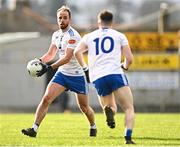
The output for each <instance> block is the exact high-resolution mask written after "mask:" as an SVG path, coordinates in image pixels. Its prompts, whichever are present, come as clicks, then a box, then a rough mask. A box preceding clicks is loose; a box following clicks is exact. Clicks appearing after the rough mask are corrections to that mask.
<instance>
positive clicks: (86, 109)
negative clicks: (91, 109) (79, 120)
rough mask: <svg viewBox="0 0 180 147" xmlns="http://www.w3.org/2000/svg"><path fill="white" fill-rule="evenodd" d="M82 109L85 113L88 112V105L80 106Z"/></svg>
mask: <svg viewBox="0 0 180 147" xmlns="http://www.w3.org/2000/svg"><path fill="white" fill-rule="evenodd" d="M80 109H81V111H82V112H83V113H85V114H86V113H87V112H88V107H87V106H80Z"/></svg>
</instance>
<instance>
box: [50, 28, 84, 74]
mask: <svg viewBox="0 0 180 147" xmlns="http://www.w3.org/2000/svg"><path fill="white" fill-rule="evenodd" d="M80 39H81V36H80V34H79V33H78V32H77V31H76V30H75V29H73V28H72V27H69V29H68V30H67V31H66V32H62V30H58V31H56V32H54V33H53V35H52V41H51V43H52V44H54V45H56V47H57V49H58V52H59V58H62V57H63V56H65V53H66V49H67V48H71V49H73V50H74V49H75V47H76V46H77V44H78V43H79V41H80ZM58 71H60V72H62V73H63V74H65V75H68V76H83V75H84V72H83V70H82V68H81V66H80V65H79V63H78V62H77V61H76V59H75V57H74V56H73V57H72V58H71V60H70V61H69V63H66V64H64V65H62V66H60V67H59V68H58Z"/></svg>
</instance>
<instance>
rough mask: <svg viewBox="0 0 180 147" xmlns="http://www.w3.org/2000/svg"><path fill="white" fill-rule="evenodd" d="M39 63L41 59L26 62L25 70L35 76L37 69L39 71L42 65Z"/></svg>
mask: <svg viewBox="0 0 180 147" xmlns="http://www.w3.org/2000/svg"><path fill="white" fill-rule="evenodd" d="M40 63H41V61H39V60H37V59H34V60H31V61H29V62H28V64H27V70H28V72H29V74H30V75H31V76H32V77H37V75H36V73H37V71H40V70H41V69H42V65H41V64H40Z"/></svg>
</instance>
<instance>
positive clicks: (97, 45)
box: [93, 36, 114, 55]
mask: <svg viewBox="0 0 180 147" xmlns="http://www.w3.org/2000/svg"><path fill="white" fill-rule="evenodd" d="M108 40H109V41H110V46H109V48H108V49H107V47H105V41H108ZM93 41H94V42H95V45H96V55H99V43H100V45H101V46H100V49H101V50H102V52H103V53H109V52H111V51H112V50H113V48H114V40H113V39H112V37H108V36H106V37H104V38H103V39H102V41H101V42H99V38H96V39H94V40H93Z"/></svg>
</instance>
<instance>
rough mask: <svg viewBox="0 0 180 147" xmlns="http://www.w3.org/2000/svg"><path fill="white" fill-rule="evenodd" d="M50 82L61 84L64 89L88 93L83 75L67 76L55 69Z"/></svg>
mask: <svg viewBox="0 0 180 147" xmlns="http://www.w3.org/2000/svg"><path fill="white" fill-rule="evenodd" d="M51 82H54V83H57V84H59V85H62V86H64V87H65V88H66V90H71V91H74V92H75V93H78V94H86V95H87V93H88V86H87V82H86V80H85V77H84V76H67V75H64V74H62V73H61V72H58V71H57V72H56V74H55V75H54V77H53V78H52V80H51Z"/></svg>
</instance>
